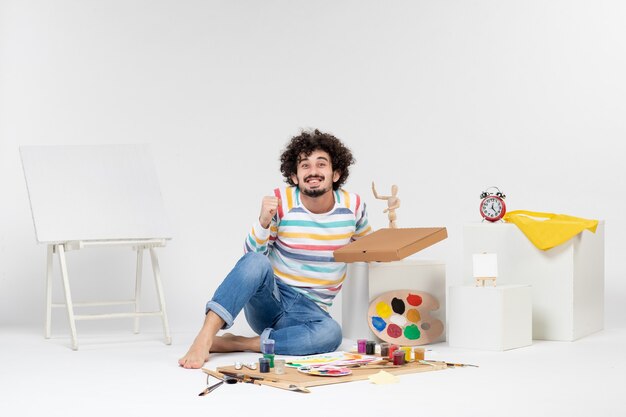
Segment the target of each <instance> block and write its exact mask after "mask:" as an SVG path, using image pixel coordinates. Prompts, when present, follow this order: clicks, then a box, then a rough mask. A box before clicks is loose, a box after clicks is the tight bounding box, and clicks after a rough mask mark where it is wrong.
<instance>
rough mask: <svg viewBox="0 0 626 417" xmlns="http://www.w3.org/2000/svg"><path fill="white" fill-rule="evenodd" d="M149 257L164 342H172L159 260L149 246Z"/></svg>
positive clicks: (168, 343)
mask: <svg viewBox="0 0 626 417" xmlns="http://www.w3.org/2000/svg"><path fill="white" fill-rule="evenodd" d="M150 259H151V260H152V272H153V274H154V283H155V285H156V290H157V294H158V296H159V306H160V307H161V319H162V320H163V333H164V334H165V344H166V345H171V344H172V337H171V336H170V326H169V324H168V322H167V313H166V311H165V298H164V297H163V285H161V271H160V269H159V260H158V259H157V254H156V252H155V250H154V248H150Z"/></svg>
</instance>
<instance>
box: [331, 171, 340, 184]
mask: <svg viewBox="0 0 626 417" xmlns="http://www.w3.org/2000/svg"><path fill="white" fill-rule="evenodd" d="M340 177H341V171H339V170H337V171H333V183H335V182H337V181H339V178H340Z"/></svg>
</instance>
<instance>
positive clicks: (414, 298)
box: [406, 294, 422, 307]
mask: <svg viewBox="0 0 626 417" xmlns="http://www.w3.org/2000/svg"><path fill="white" fill-rule="evenodd" d="M406 302H407V303H409V304H411V305H412V306H416V307H417V306H418V305H420V304H422V297H420V296H419V295H417V294H409V296H408V297H406Z"/></svg>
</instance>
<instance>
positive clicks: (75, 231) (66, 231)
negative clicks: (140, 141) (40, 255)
mask: <svg viewBox="0 0 626 417" xmlns="http://www.w3.org/2000/svg"><path fill="white" fill-rule="evenodd" d="M20 153H21V157H22V165H23V168H24V175H25V177H26V184H27V187H28V195H29V199H30V206H31V210H32V215H33V222H34V225H35V234H36V237H37V241H38V242H40V243H59V242H66V241H72V240H116V239H148V238H170V237H171V231H170V225H169V221H168V217H167V215H166V213H165V208H164V205H163V199H162V198H161V191H160V188H159V182H158V178H157V175H156V170H155V167H154V163H153V161H152V158H151V157H150V152H149V149H148V145H91V146H22V147H20Z"/></svg>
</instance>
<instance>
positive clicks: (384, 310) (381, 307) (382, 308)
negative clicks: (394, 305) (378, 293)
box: [376, 301, 393, 319]
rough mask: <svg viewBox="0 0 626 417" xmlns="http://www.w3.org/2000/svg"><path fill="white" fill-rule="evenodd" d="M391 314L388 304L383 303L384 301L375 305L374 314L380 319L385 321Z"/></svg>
mask: <svg viewBox="0 0 626 417" xmlns="http://www.w3.org/2000/svg"><path fill="white" fill-rule="evenodd" d="M391 313H393V312H392V311H391V307H390V306H389V304H387V303H385V302H384V301H381V302H380V303H378V304H376V314H378V315H379V316H380V317H382V318H384V319H386V318H387V317H389V316H391Z"/></svg>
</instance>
